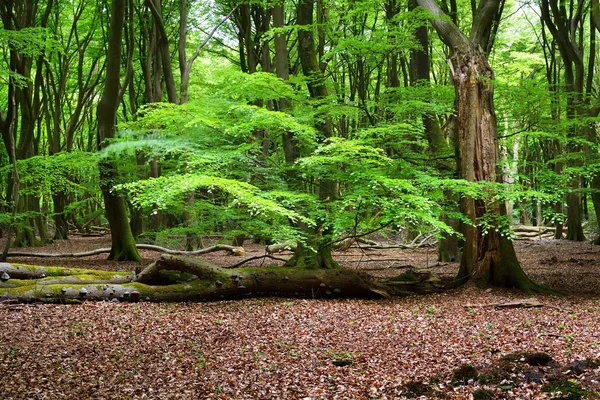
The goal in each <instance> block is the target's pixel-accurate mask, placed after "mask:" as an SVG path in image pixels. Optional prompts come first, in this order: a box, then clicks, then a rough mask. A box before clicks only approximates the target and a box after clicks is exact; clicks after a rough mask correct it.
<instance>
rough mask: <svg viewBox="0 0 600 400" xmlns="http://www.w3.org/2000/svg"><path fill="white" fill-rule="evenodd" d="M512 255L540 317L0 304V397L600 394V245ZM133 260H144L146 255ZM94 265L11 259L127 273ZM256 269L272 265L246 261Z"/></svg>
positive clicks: (237, 306) (484, 304)
mask: <svg viewBox="0 0 600 400" xmlns="http://www.w3.org/2000/svg"><path fill="white" fill-rule="evenodd" d="M109 246H110V240H109V238H108V237H100V238H82V237H74V238H73V239H72V240H69V241H56V242H54V243H52V244H50V245H48V246H45V247H41V248H36V249H29V250H31V251H39V252H54V253H69V252H78V251H87V250H93V249H96V248H99V247H109ZM516 248H517V254H518V256H519V259H520V260H521V263H522V265H523V267H524V269H525V271H526V272H527V273H528V274H529V276H530V277H531V278H532V279H533V280H535V281H536V282H539V283H542V284H544V285H546V286H548V287H551V288H553V289H556V290H559V291H561V292H563V293H564V295H562V296H537V299H538V300H539V301H540V302H541V303H542V304H543V305H542V306H541V307H537V308H524V307H516V308H500V307H494V305H498V304H505V303H507V302H514V301H517V300H519V299H523V298H525V297H526V296H524V295H523V294H522V293H516V292H511V291H506V290H498V289H493V290H490V289H488V290H480V289H476V288H472V287H471V288H462V289H460V290H453V291H447V292H444V293H440V294H433V295H426V296H411V297H406V298H397V299H391V300H345V299H342V300H340V299H338V300H312V299H288V298H263V299H242V300H237V301H223V302H215V303H178V304H172V303H163V304H151V303H113V302H100V303H93V302H87V303H84V304H81V305H71V306H65V305H42V304H31V305H14V304H2V303H0V377H1V382H0V399H55V398H66V399H84V398H85V399H121V398H123V399H125V398H132V399H138V398H139V399H141V398H147V399H307V400H308V399H311V400H312V399H314V400H316V399H400V398H421V399H429V398H445V399H470V398H474V399H504V398H513V399H550V398H565V399H567V398H568V399H579V398H581V399H594V398H600V394H599V393H600V246H591V245H590V244H589V243H570V242H566V241H555V240H542V241H518V242H516ZM246 250H247V254H246V255H245V256H246V257H248V256H257V255H261V254H263V253H264V247H263V246H260V245H248V246H246ZM142 256H143V257H144V262H145V263H150V262H151V261H152V260H154V259H156V258H157V257H158V253H156V252H150V251H142ZM276 256H277V257H282V258H285V257H287V256H289V254H288V255H286V254H279V255H276ZM105 258H106V255H99V256H94V257H86V258H78V259H72V258H64V259H62V258H61V259H48V258H34V257H23V258H11V259H9V261H10V262H13V263H27V264H34V265H59V266H77V267H82V268H95V269H110V270H119V269H125V270H130V269H133V268H134V267H135V265H134V264H132V263H117V262H107V261H105V260H104V259H105ZM202 258H203V259H205V260H208V261H212V262H215V263H218V264H220V265H232V264H235V263H237V262H239V261H240V260H241V258H240V257H237V256H230V255H226V254H225V253H224V252H218V253H210V254H207V255H205V256H203V257H202ZM335 258H336V259H337V260H338V261H339V262H340V263H341V264H342V265H343V266H345V267H347V268H360V269H364V270H367V272H369V273H372V274H374V275H377V276H388V275H395V274H399V273H402V272H404V271H405V270H406V269H408V268H417V269H428V270H431V271H432V272H435V273H437V274H440V275H442V276H443V277H445V278H446V279H452V277H453V276H454V275H455V274H456V272H457V268H458V265H457V264H456V263H450V264H446V263H443V264H440V263H437V262H436V257H435V249H432V248H425V249H385V250H384V249H376V250H365V249H351V250H348V251H346V252H336V254H335ZM263 262H264V264H272V263H273V260H270V259H265V260H254V261H253V263H254V264H253V265H256V266H257V267H258V266H260V264H261V263H263ZM251 265H252V264H251ZM542 353H543V354H542ZM466 365H470V366H472V367H474V369H471V368H468V367H465V366H466ZM461 367H462V368H461ZM560 392H562V393H563V394H562V395H561V394H560Z"/></svg>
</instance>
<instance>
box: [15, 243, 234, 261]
mask: <svg viewBox="0 0 600 400" xmlns="http://www.w3.org/2000/svg"><path fill="white" fill-rule="evenodd" d="M136 247H137V248H138V249H141V250H151V251H156V252H159V253H166V254H175V255H185V256H193V255H199V254H205V253H210V252H213V251H220V250H227V251H230V252H231V253H234V254H238V255H241V254H244V248H243V247H236V246H229V245H226V244H216V245H214V246H210V247H205V248H203V249H199V250H194V251H183V250H173V249H167V248H166V247H161V246H154V245H151V244H138V245H136ZM104 253H110V248H109V247H105V248H101V249H96V250H91V251H84V252H81V253H29V252H23V251H11V252H9V253H8V256H9V257H39V258H71V257H72V258H79V257H89V256H96V255H98V254H104Z"/></svg>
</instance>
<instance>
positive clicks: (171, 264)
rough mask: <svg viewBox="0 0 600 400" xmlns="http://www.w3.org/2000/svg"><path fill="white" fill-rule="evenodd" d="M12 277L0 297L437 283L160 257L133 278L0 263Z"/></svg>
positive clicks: (425, 276)
mask: <svg viewBox="0 0 600 400" xmlns="http://www.w3.org/2000/svg"><path fill="white" fill-rule="evenodd" d="M4 272H7V273H9V274H10V272H12V273H13V274H14V275H16V276H18V278H19V279H15V278H13V277H12V276H11V278H10V279H8V280H6V281H4V282H2V283H0V298H4V299H14V300H17V301H44V302H64V303H69V302H73V301H84V300H109V301H211V300H223V299H235V298H243V297H261V296H289V297H309V298H337V297H358V298H387V297H390V296H402V295H407V294H419V293H430V292H433V291H439V290H441V289H442V288H443V287H442V285H441V284H440V283H439V281H438V280H437V279H436V278H435V277H434V276H432V275H431V274H430V273H427V272H417V271H413V272H411V273H410V274H406V273H405V274H403V275H400V276H398V277H395V278H392V279H376V278H373V277H372V276H369V275H367V274H365V273H363V272H360V271H355V270H349V269H343V268H338V269H302V268H284V267H276V266H274V267H263V268H236V269H225V268H221V267H218V266H215V265H212V264H209V263H207V262H205V261H202V260H198V259H194V258H188V257H181V256H173V255H166V254H164V255H162V256H161V258H160V259H159V260H157V261H156V262H155V263H153V264H151V265H150V266H148V267H147V268H146V269H145V270H143V271H142V272H141V273H140V274H138V275H137V276H136V275H135V274H134V273H130V272H125V273H122V272H106V271H94V270H82V269H67V268H59V267H32V266H23V265H19V266H15V265H10V264H0V275H2V274H3V273H4Z"/></svg>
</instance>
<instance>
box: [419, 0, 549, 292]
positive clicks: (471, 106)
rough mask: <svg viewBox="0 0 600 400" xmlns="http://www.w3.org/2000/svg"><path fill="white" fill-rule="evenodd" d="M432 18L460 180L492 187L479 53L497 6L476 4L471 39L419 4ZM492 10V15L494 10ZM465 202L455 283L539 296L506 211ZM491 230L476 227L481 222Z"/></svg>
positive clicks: (485, 69)
mask: <svg viewBox="0 0 600 400" xmlns="http://www.w3.org/2000/svg"><path fill="white" fill-rule="evenodd" d="M418 3H419V5H420V6H422V7H423V8H425V9H427V10H428V11H430V12H431V13H432V14H433V15H434V17H433V18H432V20H431V22H432V25H433V26H434V28H435V29H436V31H437V32H438V35H439V36H440V38H441V40H442V41H443V42H444V43H446V44H447V45H448V46H449V47H450V48H451V49H452V55H451V57H450V60H449V61H450V66H451V71H452V76H453V78H454V85H455V93H456V113H457V130H458V135H457V139H458V164H459V166H458V171H459V177H460V178H462V179H465V180H467V181H469V182H482V181H495V180H496V179H498V177H501V173H500V171H497V161H498V155H497V126H496V115H495V112H494V103H493V89H494V87H493V79H494V75H493V72H492V69H491V68H490V66H489V64H488V62H487V59H486V56H485V54H484V52H483V50H482V48H485V44H486V43H487V42H488V40H489V30H486V29H485V26H484V23H486V21H487V22H490V21H492V20H493V18H492V16H493V15H495V14H496V13H497V8H498V5H499V0H490V1H486V2H483V1H482V2H481V4H480V7H478V8H477V13H476V17H475V18H474V21H473V28H472V32H471V36H470V38H467V37H466V36H465V35H464V34H463V33H462V32H461V31H460V30H459V29H458V28H457V27H456V25H455V24H454V23H452V22H451V21H450V20H449V18H447V16H445V14H444V13H443V12H442V11H441V9H440V8H439V6H438V5H437V3H435V1H434V0H418ZM494 6H495V8H496V9H494ZM492 196H493V194H492V193H490V195H489V198H488V199H475V198H473V197H470V196H464V197H463V198H462V199H461V211H462V213H463V214H464V215H465V216H466V217H467V218H468V219H469V220H470V221H471V224H463V228H462V233H463V236H464V245H463V254H462V258H461V264H460V269H459V273H458V276H457V281H458V282H459V283H467V282H473V283H476V284H482V285H492V286H500V287H511V288H518V289H521V290H524V291H532V290H538V289H539V287H538V286H537V285H535V284H534V283H533V282H531V281H530V280H529V278H528V277H527V275H525V273H524V272H523V270H522V268H521V266H520V264H519V261H518V259H517V257H516V254H515V251H514V247H513V243H512V241H510V239H509V238H508V236H507V235H505V234H503V233H502V232H501V228H500V226H501V225H500V223H501V220H502V219H503V218H505V216H506V207H505V206H504V205H503V204H502V203H499V202H497V201H492V200H491V198H492ZM484 216H485V218H486V219H487V220H488V222H489V223H490V224H491V227H490V226H488V227H486V228H484V227H483V226H481V225H480V223H481V222H482V221H481V218H482V217H484Z"/></svg>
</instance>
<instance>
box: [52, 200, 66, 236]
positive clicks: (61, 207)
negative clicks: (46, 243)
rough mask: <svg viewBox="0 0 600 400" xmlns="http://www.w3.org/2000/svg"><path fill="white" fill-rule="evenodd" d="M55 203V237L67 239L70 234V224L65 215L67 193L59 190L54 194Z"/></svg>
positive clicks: (53, 201)
mask: <svg viewBox="0 0 600 400" xmlns="http://www.w3.org/2000/svg"><path fill="white" fill-rule="evenodd" d="M52 203H53V204H54V239H55V240H65V239H68V236H69V224H67V218H66V216H65V203H66V195H65V193H63V192H58V193H55V194H53V195H52Z"/></svg>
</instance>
